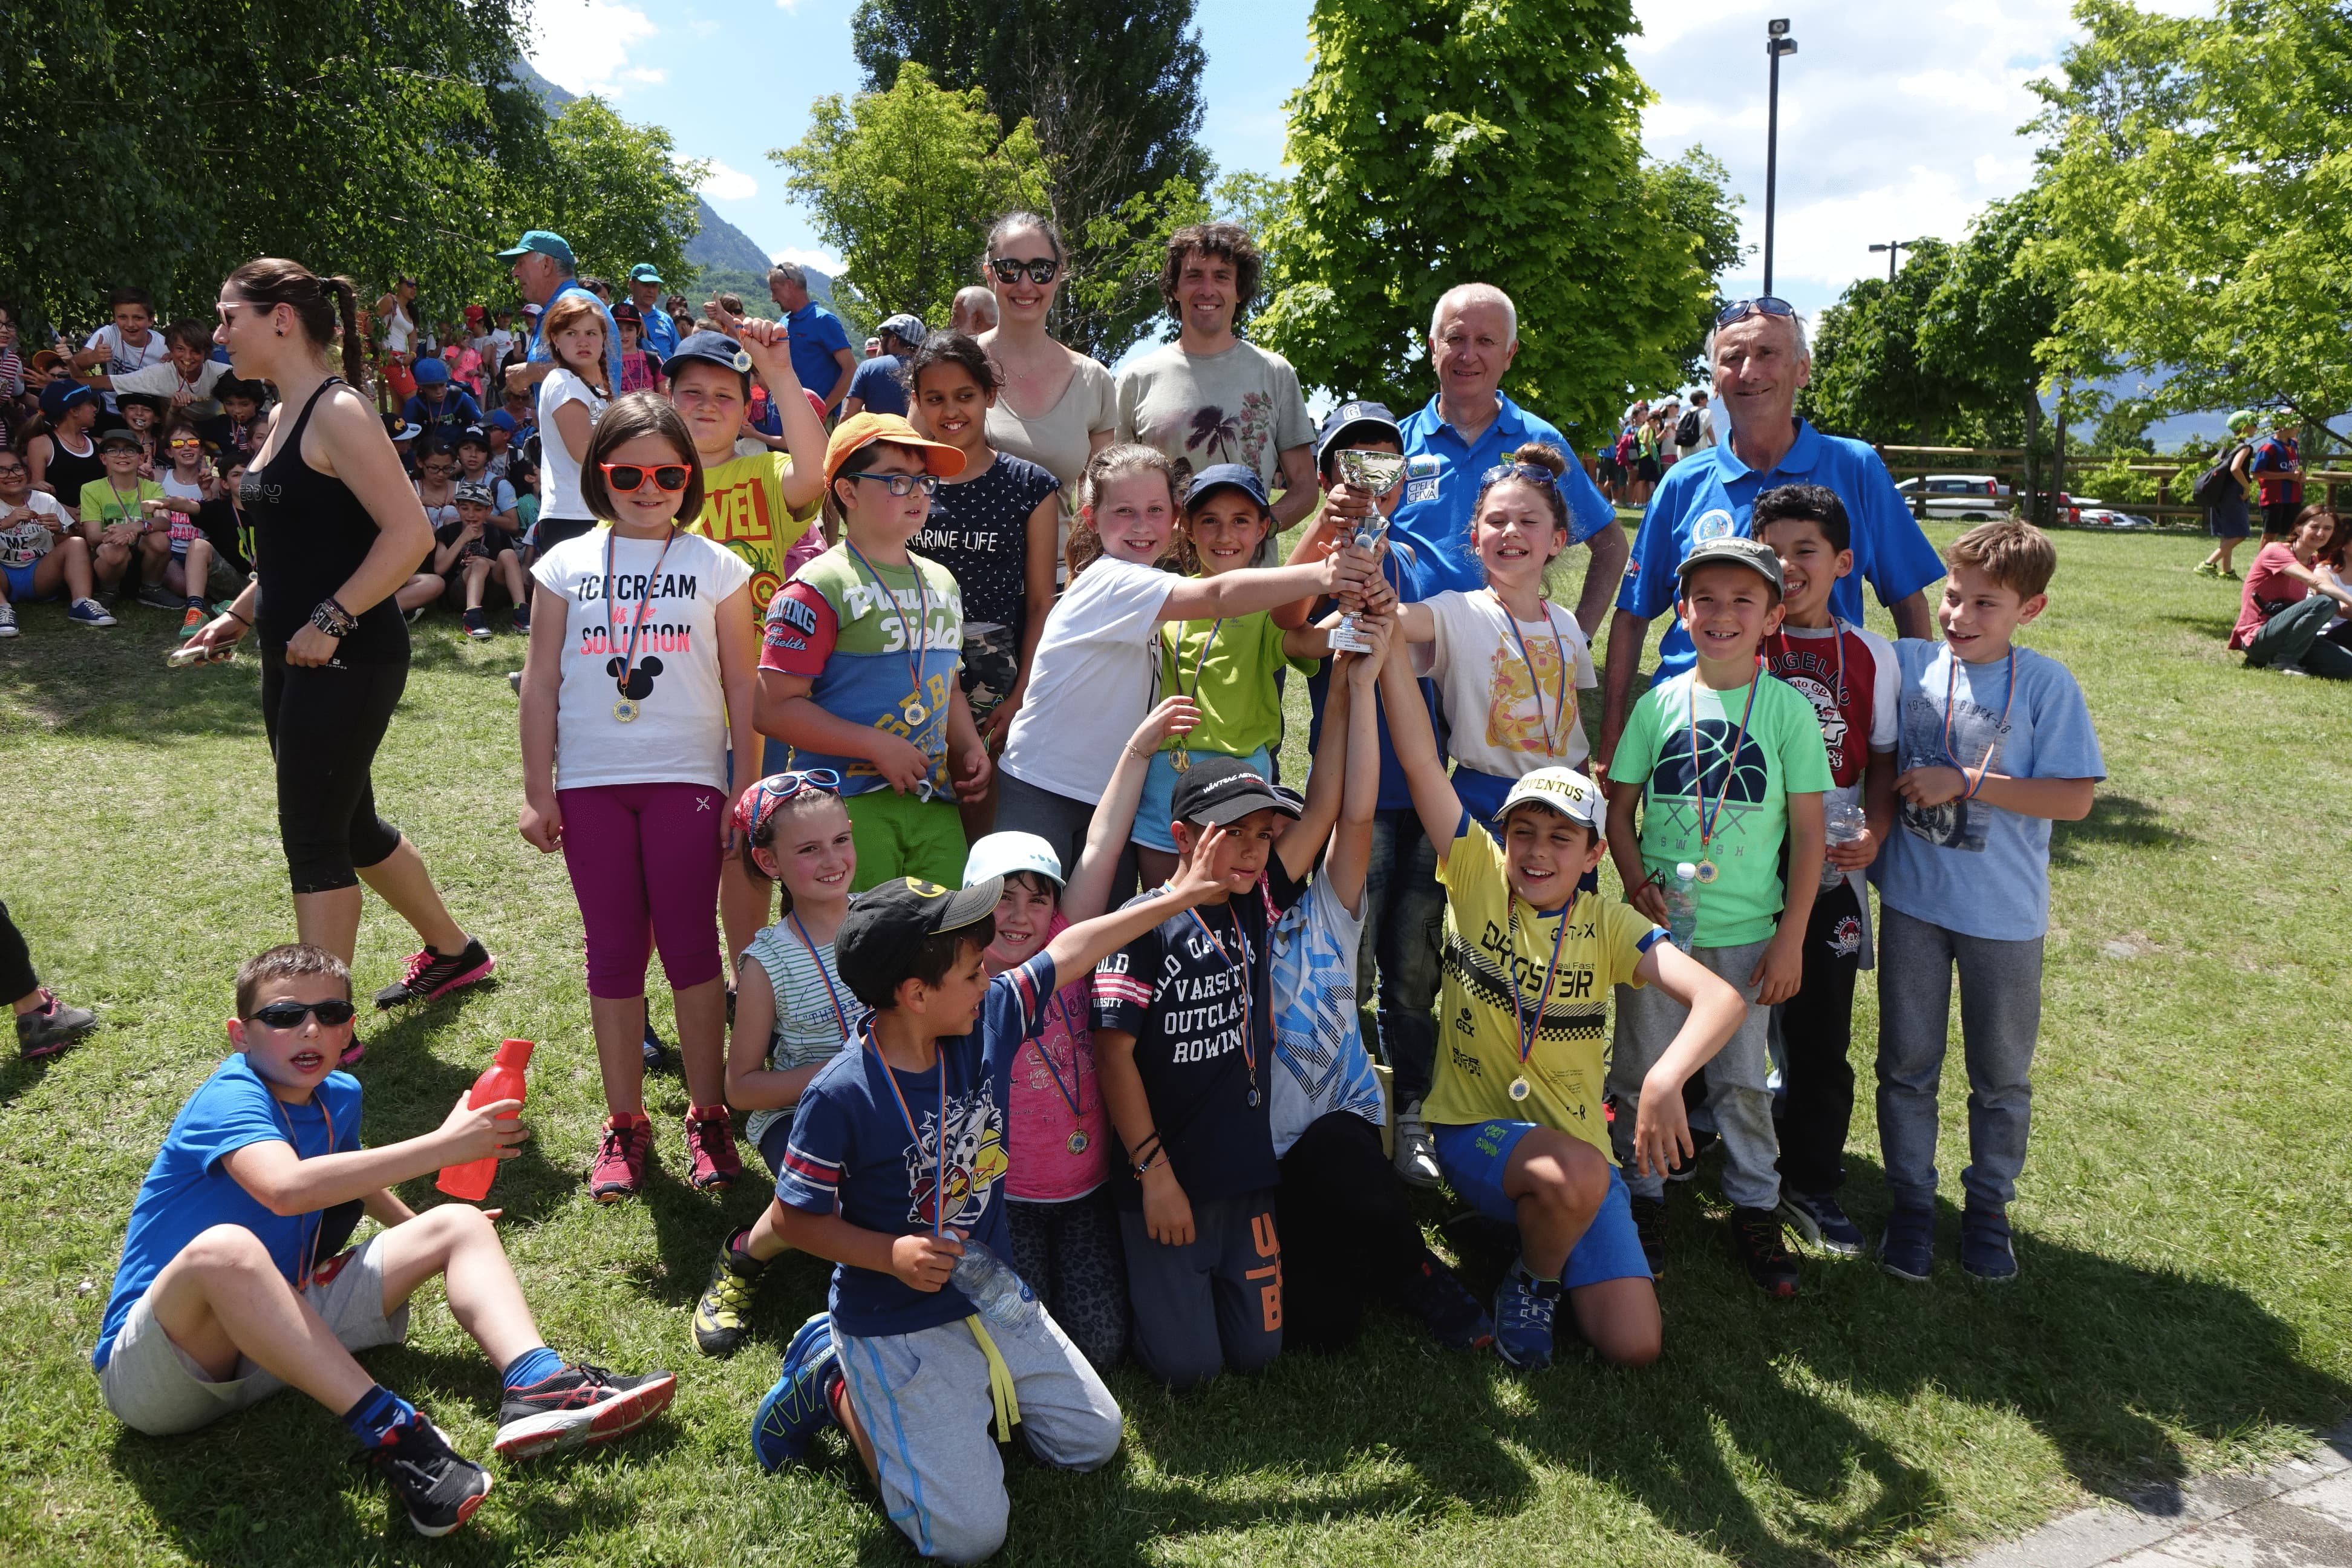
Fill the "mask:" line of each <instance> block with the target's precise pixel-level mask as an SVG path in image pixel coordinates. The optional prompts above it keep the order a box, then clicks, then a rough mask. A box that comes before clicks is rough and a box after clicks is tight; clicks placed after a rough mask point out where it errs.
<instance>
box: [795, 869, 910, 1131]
mask: <svg viewBox="0 0 2352 1568" xmlns="http://www.w3.org/2000/svg"><path fill="white" fill-rule="evenodd" d="M784 918H785V919H786V920H788V921H792V922H793V934H794V935H795V936H797V937H799V938H800V939H801V945H802V946H803V947H804V948H806V949H808V955H809V963H810V964H812V965H813V966H814V968H815V970H816V977H817V978H818V979H819V980H822V981H824V996H825V1000H826V1001H828V1002H830V1003H832V1004H833V1016H834V1021H835V1022H836V1023H838V1024H839V1025H840V1026H841V1037H842V1038H843V1039H847V1038H849V1015H848V1013H847V1012H846V1011H845V1010H844V1009H843V1007H842V1005H841V993H840V992H838V991H835V989H834V988H833V976H832V975H830V974H827V973H825V972H824V960H823V959H821V958H819V957H818V956H817V955H816V943H814V942H811V941H810V940H809V933H808V927H806V926H804V925H803V924H801V917H800V916H798V915H797V914H794V913H793V911H792V910H785V911H784ZM943 1081H944V1080H943ZM917 1142H921V1140H919V1139H918V1140H917Z"/></svg>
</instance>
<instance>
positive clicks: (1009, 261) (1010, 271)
mask: <svg viewBox="0 0 2352 1568" xmlns="http://www.w3.org/2000/svg"><path fill="white" fill-rule="evenodd" d="M988 269H989V270H990V271H991V272H993V273H995V274H996V280H997V281H998V282H999V283H1018V282H1019V281H1021V275H1022V274H1023V273H1024V272H1026V273H1027V274H1029V281H1030V282H1032V283H1051V282H1052V281H1053V280H1054V275H1055V273H1057V272H1059V271H1061V269H1062V264H1061V263H1060V262H1058V261H1056V260H1055V259H1054V258H1052V257H1050V256H1033V257H1031V258H1029V259H1028V260H1026V261H1024V260H1021V259H1020V258H1018V257H1012V256H992V257H990V258H988Z"/></svg>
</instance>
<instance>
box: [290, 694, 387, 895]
mask: <svg viewBox="0 0 2352 1568" xmlns="http://www.w3.org/2000/svg"><path fill="white" fill-rule="evenodd" d="M407 684H408V665H407V662H406V661H405V660H403V661H402V662H400V663H398V664H355V665H350V666H346V667H343V668H337V667H335V666H333V665H316V666H313V665H299V664H295V665H289V664H288V663H287V662H286V655H285V653H284V652H283V651H282V650H271V649H267V648H265V649H264V650H262V655H261V717H262V721H263V723H265V724H266V725H267V726H268V730H269V752H270V755H271V756H273V757H275V758H276V759H277V760H278V840H279V842H280V843H281V844H283V845H284V846H285V848H286V871H287V875H288V876H289V878H290V879H292V880H293V883H294V890H295V892H297V893H331V892H333V891H335V890H336V889H339V888H349V887H353V886H355V885H357V883H358V882H359V868H361V867H364V866H374V865H379V864H381V863H382V862H383V861H384V860H385V859H387V858H390V856H391V854H392V852H393V851H394V850H395V849H397V848H399V847H400V829H399V828H397V827H394V826H393V825H392V824H391V823H389V822H386V821H385V820H384V819H383V818H382V817H380V816H377V815H376V814H375V786H374V784H373V782H372V781H371V780H370V779H369V777H368V769H369V768H370V767H371V766H372V765H373V763H374V762H375V749H376V747H377V746H379V745H380V744H382V743H383V732H384V730H385V728H386V727H387V726H389V725H390V724H391V722H392V710H394V708H396V707H398V706H399V705H400V693H401V690H402V689H403V688H404V687H405V686H407Z"/></svg>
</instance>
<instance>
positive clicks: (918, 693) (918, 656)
mask: <svg viewBox="0 0 2352 1568" xmlns="http://www.w3.org/2000/svg"><path fill="white" fill-rule="evenodd" d="M841 547H842V548H843V549H844V550H846V551H848V552H849V558H850V559H851V560H852V561H855V562H856V563H857V564H858V566H859V567H860V568H861V569H862V570H864V571H865V572H866V574H868V575H870V576H872V577H873V579H874V587H875V590H876V592H877V593H879V594H880V595H882V602H883V603H884V604H886V605H889V606H890V614H891V616H892V617H893V618H894V619H896V620H897V622H898V636H899V638H900V639H901V640H902V641H903V642H904V643H905V644H906V648H907V680H908V685H910V686H911V687H913V688H914V690H913V693H912V694H911V695H910V696H908V699H907V700H905V701H904V702H902V703H900V704H899V705H898V714H899V717H900V718H902V719H904V720H906V721H907V726H908V728H909V729H911V730H919V729H921V728H922V727H923V721H924V720H926V719H929V717H930V716H931V710H929V709H928V708H926V707H924V706H923V638H924V637H925V636H926V635H927V634H928V633H929V628H930V625H931V596H930V595H931V585H930V584H929V583H927V582H925V581H924V580H923V569H922V568H921V567H920V566H917V567H915V568H914V573H915V624H914V626H913V627H912V628H911V629H909V628H908V625H907V612H906V611H905V610H904V609H902V608H900V607H899V605H898V595H897V594H895V593H893V592H892V591H891V588H890V584H887V583H886V582H884V581H883V580H882V574H881V573H880V572H879V571H877V570H876V569H875V566H874V563H872V562H870V561H868V560H866V557H865V555H864V553H863V552H860V551H859V550H858V548H857V546H856V545H855V544H852V543H851V542H849V541H848V540H847V539H844V540H843V541H842V542H841Z"/></svg>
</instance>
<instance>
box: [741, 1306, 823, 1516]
mask: <svg viewBox="0 0 2352 1568" xmlns="http://www.w3.org/2000/svg"><path fill="white" fill-rule="evenodd" d="M840 1376H841V1357H840V1356H838V1355H837V1354H835V1352H834V1348H833V1324H832V1323H831V1322H830V1321H828V1320H827V1319H826V1317H825V1315H824V1313H823V1312H819V1313H818V1314H817V1315H816V1316H815V1317H814V1318H811V1319H810V1320H809V1321H807V1322H805V1323H803V1324H802V1325H801V1327H800V1331H799V1332H798V1333H796V1334H794V1335H793V1342H792V1343H791V1344H789V1345H787V1346H785V1347H784V1370H783V1372H782V1374H781V1375H780V1376H778V1377H777V1379H776V1385H775V1386H774V1387H773V1388H771V1389H770V1390H768V1393H767V1396H766V1397H765V1398H763V1399H761V1401H760V1413H759V1414H758V1415H755V1416H753V1417H752V1418H751V1453H752V1457H753V1458H757V1459H758V1460H759V1461H760V1468H761V1469H762V1470H765V1471H766V1472H767V1473H768V1474H770V1475H774V1474H775V1473H776V1468H777V1467H778V1466H780V1465H782V1464H783V1463H784V1462H785V1461H786V1460H788V1459H797V1458H800V1457H801V1456H802V1455H803V1454H805V1453H806V1452H808V1445H809V1439H810V1438H811V1437H814V1436H816V1434H817V1433H819V1432H821V1431H823V1430H824V1428H825V1427H826V1426H830V1425H832V1423H833V1401H832V1398H831V1395H832V1393H833V1385H834V1384H835V1382H836V1381H837V1380H838V1379H839V1378H840Z"/></svg>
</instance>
